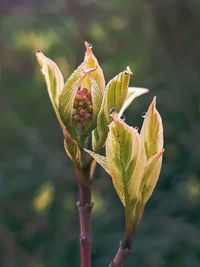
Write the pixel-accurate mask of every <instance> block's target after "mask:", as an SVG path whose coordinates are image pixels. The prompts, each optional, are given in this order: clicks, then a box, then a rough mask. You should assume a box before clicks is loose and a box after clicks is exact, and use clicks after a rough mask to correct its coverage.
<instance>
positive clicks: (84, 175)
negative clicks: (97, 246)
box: [76, 168, 93, 267]
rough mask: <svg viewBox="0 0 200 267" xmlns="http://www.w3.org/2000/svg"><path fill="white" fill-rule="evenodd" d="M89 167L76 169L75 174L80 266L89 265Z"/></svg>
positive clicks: (88, 266) (90, 204)
mask: <svg viewBox="0 0 200 267" xmlns="http://www.w3.org/2000/svg"><path fill="white" fill-rule="evenodd" d="M89 173H90V168H86V169H77V170H76V175H77V178H78V181H79V201H78V202H77V208H78V212H79V223H80V256H81V267H91V247H92V240H91V211H92V207H93V204H92V202H91V189H92V183H91V179H90V174H89Z"/></svg>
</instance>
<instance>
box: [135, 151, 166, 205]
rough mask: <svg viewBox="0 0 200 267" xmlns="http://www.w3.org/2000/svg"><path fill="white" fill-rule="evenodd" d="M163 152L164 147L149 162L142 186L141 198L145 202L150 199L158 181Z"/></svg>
mask: <svg viewBox="0 0 200 267" xmlns="http://www.w3.org/2000/svg"><path fill="white" fill-rule="evenodd" d="M163 152H164V149H162V150H161V151H160V152H159V153H157V154H156V155H154V156H153V157H151V158H150V159H149V160H148V162H147V165H146V168H145V171H144V175H143V177H142V182H141V188H140V191H141V198H142V202H143V203H144V204H145V203H146V202H147V201H148V200H149V198H150V196H151V195H152V193H153V190H154V188H155V186H156V183H157V181H158V177H159V175H160V170H161V165H162V156H163Z"/></svg>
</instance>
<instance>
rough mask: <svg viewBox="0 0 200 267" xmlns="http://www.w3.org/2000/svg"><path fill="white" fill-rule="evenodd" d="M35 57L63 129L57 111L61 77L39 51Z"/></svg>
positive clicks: (62, 82) (61, 82) (62, 80)
mask: <svg viewBox="0 0 200 267" xmlns="http://www.w3.org/2000/svg"><path fill="white" fill-rule="evenodd" d="M36 57H37V60H38V63H39V64H40V66H41V70H42V74H43V75H44V77H45V81H46V84H47V90H48V94H49V97H50V100H51V103H52V105H53V108H54V111H55V113H56V116H57V119H58V121H59V123H60V125H61V127H62V128H64V124H63V121H62V119H61V117H60V114H59V111H58V102H59V100H58V99H59V96H60V94H61V91H62V89H63V86H64V79H63V76H62V74H61V72H60V70H59V68H58V66H57V65H56V63H55V62H53V61H52V60H51V59H49V58H48V57H46V56H45V55H44V54H43V53H42V52H41V51H37V53H36Z"/></svg>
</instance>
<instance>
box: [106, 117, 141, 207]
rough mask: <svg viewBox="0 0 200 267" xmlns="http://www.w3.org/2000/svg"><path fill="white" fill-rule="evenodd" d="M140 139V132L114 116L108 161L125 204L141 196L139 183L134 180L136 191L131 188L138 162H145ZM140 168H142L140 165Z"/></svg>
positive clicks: (109, 168)
mask: <svg viewBox="0 0 200 267" xmlns="http://www.w3.org/2000/svg"><path fill="white" fill-rule="evenodd" d="M140 145H141V144H140V140H139V134H138V132H137V131H136V130H135V129H134V128H133V127H129V126H128V125H127V124H126V123H124V122H123V121H121V120H120V119H119V118H117V117H114V120H113V122H112V123H111V124H110V126H109V133H108V138H107V140H106V158H107V161H108V170H109V173H110V174H111V177H112V181H113V185H114V187H115V190H116V191H117V194H118V196H119V197H120V199H121V201H122V203H123V205H124V206H127V205H128V206H129V205H131V202H133V201H136V200H137V198H138V197H139V195H138V194H139V184H138V182H137V181H135V182H134V184H135V186H136V187H135V188H134V193H133V192H131V191H132V190H133V188H130V184H131V183H132V181H131V180H132V179H138V178H139V177H133V174H134V172H135V170H136V166H137V168H138V164H143V162H144V160H143V159H142V158H141V157H139V155H142V154H141V153H140V149H141V146H140ZM140 169H142V168H141V167H140Z"/></svg>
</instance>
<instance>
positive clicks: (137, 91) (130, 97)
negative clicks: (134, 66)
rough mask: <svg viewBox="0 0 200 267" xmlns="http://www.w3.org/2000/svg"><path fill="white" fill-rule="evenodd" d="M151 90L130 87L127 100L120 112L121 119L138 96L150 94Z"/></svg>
mask: <svg viewBox="0 0 200 267" xmlns="http://www.w3.org/2000/svg"><path fill="white" fill-rule="evenodd" d="M148 92H149V90H148V89H146V88H140V87H129V88H128V94H127V96H126V100H125V101H124V103H123V105H122V108H121V109H120V111H119V116H120V117H121V116H122V114H123V113H124V111H125V110H126V109H127V107H128V106H129V105H130V104H131V103H132V102H133V100H134V99H135V98H137V97H138V96H141V95H143V94H146V93H148Z"/></svg>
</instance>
